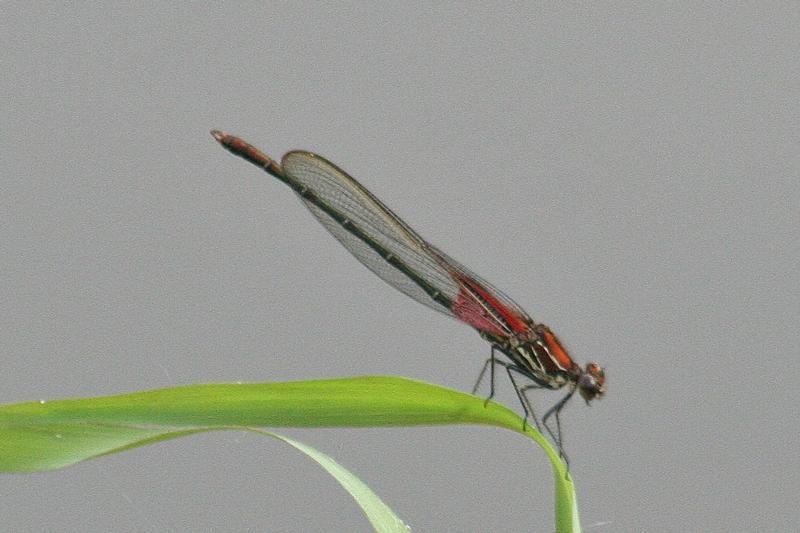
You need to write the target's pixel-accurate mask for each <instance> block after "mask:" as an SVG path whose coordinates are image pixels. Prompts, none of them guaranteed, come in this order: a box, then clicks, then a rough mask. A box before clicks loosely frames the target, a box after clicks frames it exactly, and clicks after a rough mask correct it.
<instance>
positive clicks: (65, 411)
mask: <svg viewBox="0 0 800 533" xmlns="http://www.w3.org/2000/svg"><path fill="white" fill-rule="evenodd" d="M441 424H481V425H493V426H497V427H502V428H505V429H510V430H512V431H515V432H517V433H523V429H522V419H521V418H520V417H519V416H518V415H517V414H516V413H514V412H513V411H511V410H510V409H508V408H507V407H504V406H502V405H500V404H497V403H494V402H488V404H485V405H484V400H483V398H478V397H476V396H473V395H470V394H466V393H463V392H459V391H455V390H452V389H447V388H444V387H439V386H437V385H431V384H428V383H423V382H419V381H414V380H409V379H404V378H397V377H382V376H375V377H370V376H367V377H357V378H343V379H331V380H316V381H296V382H286V383H252V384H208V385H189V386H182V387H171V388H166V389H157V390H152V391H144V392H136V393H130V394H120V395H114V396H103V397H96V398H85V399H75V400H57V401H39V402H29V403H20V404H11V405H3V406H0V471H4V472H31V471H41V470H52V469H55V468H61V467H64V466H68V465H72V464H75V463H77V462H80V461H85V460H87V459H91V458H94V457H98V456H100V455H105V454H109V453H115V452H118V451H122V450H125V449H128V448H133V447H136V446H142V445H145V444H150V443H153V442H158V441H162V440H167V439H173V438H176V437H179V436H183V435H187V434H191V433H196V432H199V431H211V430H217V429H247V428H252V427H253V426H259V427H305V428H308V427H375V426H384V427H387V426H414V425H441ZM524 433H525V434H526V435H527V436H528V437H530V438H532V439H533V440H534V441H536V442H537V444H539V446H540V447H541V448H542V449H543V450H544V451H545V453H546V454H547V455H548V457H549V458H550V461H551V463H552V466H553V477H554V481H555V492H556V529H557V531H560V532H561V531H579V528H580V525H579V521H578V513H577V503H576V499H575V489H574V486H573V484H572V479H571V478H570V476H569V473H568V472H567V470H566V467H565V465H564V463H563V462H562V461H561V459H560V457H559V456H558V453H557V452H556V451H555V450H554V449H553V447H552V446H550V443H549V442H548V441H547V439H545V438H544V437H543V436H542V435H541V434H540V433H539V432H537V431H536V430H535V429H533V428H531V427H530V426H528V427H527V428H526V429H525V431H524Z"/></svg>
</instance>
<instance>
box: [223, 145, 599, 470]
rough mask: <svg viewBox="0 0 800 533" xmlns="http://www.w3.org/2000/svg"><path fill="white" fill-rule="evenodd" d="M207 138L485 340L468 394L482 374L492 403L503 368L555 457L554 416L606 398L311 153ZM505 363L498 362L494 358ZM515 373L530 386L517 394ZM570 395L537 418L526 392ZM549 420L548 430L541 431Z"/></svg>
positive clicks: (592, 378) (490, 292) (540, 329)
mask: <svg viewBox="0 0 800 533" xmlns="http://www.w3.org/2000/svg"><path fill="white" fill-rule="evenodd" d="M211 134H212V135H213V136H214V138H215V139H216V140H217V141H218V142H219V143H220V144H221V145H222V146H224V147H225V148H226V149H227V150H229V151H230V152H231V153H233V154H235V155H238V156H240V157H242V158H244V159H246V160H247V161H250V162H251V163H253V164H254V165H256V166H258V167H261V168H263V169H264V170H266V171H267V172H268V173H269V174H271V175H273V176H275V177H276V178H278V179H279V180H281V181H282V182H284V183H286V184H287V185H289V187H291V188H292V190H294V192H295V193H297V195H298V196H299V197H300V199H301V200H302V201H303V203H304V204H305V205H306V207H307V208H308V209H309V210H310V211H311V213H312V214H313V215H314V216H315V217H317V219H318V220H319V221H320V222H321V223H322V225H323V226H325V228H326V229H327V230H328V231H329V232H331V234H333V236H334V237H336V239H338V240H339V242H341V243H342V244H343V245H344V247H345V248H347V249H348V250H349V251H350V252H351V253H352V254H353V255H354V256H356V258H357V259H358V260H359V261H361V262H362V263H363V264H364V265H365V266H366V267H367V268H369V269H370V270H372V271H373V272H374V273H375V274H377V275H378V276H379V277H380V278H381V279H383V280H384V281H386V282H387V283H388V284H389V285H391V286H393V287H395V288H396V289H398V290H400V291H401V292H403V293H405V294H407V295H408V296H410V297H412V298H414V299H415V300H417V301H418V302H421V303H423V304H425V305H427V306H428V307H431V308H433V309H435V310H437V311H439V312H441V313H444V314H446V315H448V316H451V317H454V318H456V319H458V320H460V321H462V322H465V323H466V324H469V325H470V326H472V327H473V328H475V329H476V330H478V332H479V333H480V335H481V337H483V338H484V339H486V340H487V341H489V343H490V344H491V346H492V349H491V357H490V358H489V359H487V361H486V363H485V364H484V366H483V369H482V370H481V373H480V376H479V377H478V381H477V383H476V384H475V388H474V389H473V391H472V392H473V394H474V393H475V392H476V391H477V389H478V386H479V385H480V383H481V381H482V379H483V376H484V374H485V373H486V369H487V368H488V369H489V370H490V374H491V387H490V393H489V397H488V398H487V401H488V400H489V399H490V398H492V397H493V396H494V368H495V366H496V365H499V366H502V367H504V368H505V369H506V372H507V374H508V377H509V378H510V380H511V383H512V384H513V385H514V389H515V391H516V392H517V396H518V397H519V399H520V402H521V403H522V408H523V410H524V411H525V420H527V418H528V416H530V417H531V418H533V421H534V423H535V424H536V426H537V427H538V428H540V429H541V426H542V425H543V426H544V427H545V429H546V430H547V431H548V433H549V434H550V436H551V438H552V439H553V441H554V442H555V444H556V445H557V446H558V448H559V451H560V452H561V454H562V456H563V455H564V453H563V448H562V442H561V423H560V421H559V413H560V411H561V409H562V408H563V407H564V405H565V404H566V403H567V401H568V400H569V399H570V398H572V396H573V395H574V394H575V391H578V392H579V393H580V395H581V396H582V397H583V399H584V400H586V403H589V401H590V400H593V399H595V398H599V397H601V396H602V395H603V393H604V392H605V373H604V371H603V369H602V368H601V367H600V366H599V365H597V364H596V363H588V364H587V365H586V368H581V367H580V366H579V365H578V364H577V363H575V361H573V360H572V358H571V357H570V356H569V354H568V353H567V351H566V349H564V347H563V345H562V344H561V342H560V341H559V340H558V338H557V337H556V336H555V334H554V333H553V332H552V331H551V330H550V328H548V327H547V326H545V325H544V324H539V323H536V322H534V321H533V319H531V318H530V317H529V316H528V314H527V313H525V311H523V310H522V308H521V307H520V306H519V305H517V304H516V303H514V301H513V300H511V298H509V297H508V296H506V295H504V294H503V293H502V292H500V291H499V290H497V289H495V288H494V287H492V286H491V285H490V284H489V283H487V282H486V281H484V280H482V279H481V278H480V277H478V276H477V275H475V274H473V273H472V272H471V271H470V270H469V269H467V268H466V267H464V266H463V265H461V264H459V263H458V262H457V261H455V260H454V259H453V258H451V257H450V256H448V255H447V254H445V253H444V252H442V251H441V250H439V249H438V248H436V247H435V246H433V245H432V244H430V243H429V242H427V241H426V240H425V239H423V238H422V237H420V236H419V235H418V234H417V233H416V232H415V231H414V230H413V229H411V227H409V226H408V224H406V223H405V222H403V221H402V220H401V219H400V217H398V216H397V215H395V214H394V213H393V212H392V211H391V210H390V209H389V208H388V207H386V205H384V204H383V202H381V201H380V200H378V199H377V198H376V197H375V196H374V195H373V194H372V193H370V192H369V191H368V190H367V189H365V188H364V186H362V185H361V184H360V183H358V182H357V181H356V180H355V179H353V178H352V177H350V176H349V175H348V174H347V173H346V172H344V171H343V170H341V169H340V168H339V167H337V166H336V165H334V164H333V163H331V162H329V161H327V160H326V159H324V158H322V157H320V156H318V155H316V154H313V153H311V152H304V151H293V152H289V153H287V154H286V155H284V156H283V159H282V160H281V163H280V164H278V163H277V162H276V161H274V160H272V159H270V158H269V157H268V156H267V155H266V154H264V153H263V152H261V151H260V150H258V149H257V148H255V147H254V146H252V145H250V144H249V143H247V142H245V141H244V140H242V139H240V138H239V137H235V136H233V135H228V134H226V133H223V132H221V131H219V130H213V131H212V132H211ZM498 351H499V352H500V353H502V354H503V355H505V356H506V357H507V358H508V361H504V360H501V359H498V358H497V352H498ZM514 374H517V375H519V376H523V377H525V378H527V379H529V380H530V381H531V382H532V383H530V384H526V385H524V386H522V387H520V386H519V385H518V384H517V382H516V380H515V379H514ZM565 386H568V387H569V392H568V393H567V394H566V396H564V397H563V398H561V400H559V401H558V402H557V403H556V404H555V405H554V406H553V407H551V408H550V409H549V410H548V411H547V412H546V413H545V414H544V416H543V417H542V424H541V425H540V423H539V419H538V418H537V417H536V415H535V414H534V411H533V409H532V408H531V404H530V402H529V401H528V398H527V395H526V391H528V390H530V389H537V388H543V389H553V390H555V389H561V388H562V387H565ZM550 417H554V418H555V420H556V428H555V431H553V429H552V428H551V427H550V426H549V425H548V423H547V422H548V420H549V419H550Z"/></svg>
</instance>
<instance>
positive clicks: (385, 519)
mask: <svg viewBox="0 0 800 533" xmlns="http://www.w3.org/2000/svg"><path fill="white" fill-rule="evenodd" d="M249 429H250V430H251V431H255V432H256V433H261V434H264V435H268V436H270V437H272V438H274V439H278V440H280V441H283V442H285V443H286V444H289V445H290V446H293V447H295V448H296V449H298V450H300V451H301V452H303V453H305V454H306V455H307V456H308V457H310V458H311V459H313V460H314V461H316V462H317V463H318V464H319V465H320V466H321V467H322V468H324V469H325V470H326V471H327V472H328V473H329V474H330V475H331V476H333V478H334V479H336V481H338V482H339V484H340V485H341V486H342V487H344V489H345V490H346V491H347V492H349V493H350V495H351V496H352V497H353V499H354V500H355V501H356V503H358V505H359V506H360V507H361V510H362V511H364V514H365V515H366V516H367V519H369V521H370V523H371V524H372V527H373V528H374V529H375V531H377V532H379V533H408V531H410V529H409V528H408V527H406V525H405V524H404V523H403V521H402V520H400V518H398V516H397V515H396V514H394V512H393V511H392V510H391V509H390V508H389V506H387V505H386V504H385V503H383V501H382V500H381V499H380V498H378V496H376V495H375V493H374V492H372V490H370V488H369V487H367V486H366V485H365V484H364V482H363V481H361V480H360V479H358V478H357V477H356V476H354V475H353V474H352V473H350V471H348V470H347V469H345V468H344V467H343V466H342V465H340V464H339V463H337V462H336V461H334V460H333V459H331V458H330V457H328V456H327V455H325V454H324V453H322V452H320V451H319V450H316V449H314V448H312V447H311V446H308V445H306V444H303V443H301V442H297V441H296V440H293V439H290V438H288V437H284V436H282V435H278V434H276V433H272V432H269V431H263V430H260V429H256V428H249Z"/></svg>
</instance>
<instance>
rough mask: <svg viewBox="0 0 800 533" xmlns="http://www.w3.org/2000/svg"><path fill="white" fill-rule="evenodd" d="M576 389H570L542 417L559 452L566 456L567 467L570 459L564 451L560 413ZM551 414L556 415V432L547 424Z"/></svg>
mask: <svg viewBox="0 0 800 533" xmlns="http://www.w3.org/2000/svg"><path fill="white" fill-rule="evenodd" d="M575 390H576V389H575V388H573V389H572V390H571V391H569V392H568V393H567V395H566V396H564V397H563V398H561V399H560V400H559V401H558V403H556V404H555V405H554V406H553V407H551V408H550V409H549V410H548V411H547V412H546V413H545V414H544V416H543V417H542V424H544V427H545V428H546V429H547V432H548V433H549V434H550V438H552V439H553V442H555V444H556V446H558V453H559V455H561V457H563V458H564V462H565V463H567V468H569V459H568V458H567V454H566V453H564V446H563V441H562V439H561V418H560V417H559V415H560V414H561V409H563V408H564V405H566V403H567V402H568V401H569V399H570V398H572V395H573V394H575ZM551 415H555V416H556V433H553V430H552V429H551V428H550V426H549V425H548V424H547V419H548V418H550V416H551Z"/></svg>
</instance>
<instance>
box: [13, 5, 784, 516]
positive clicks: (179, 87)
mask: <svg viewBox="0 0 800 533" xmlns="http://www.w3.org/2000/svg"><path fill="white" fill-rule="evenodd" d="M401 4H402V5H396V4H394V3H380V4H366V3H359V2H351V3H338V4H335V5H329V4H321V3H312V2H307V3H297V2H293V3H276V4H268V3H263V4H260V5H259V6H258V7H252V6H245V5H241V4H240V5H236V4H226V5H225V6H223V5H218V6H212V7H208V6H204V7H203V9H199V7H198V6H197V5H193V4H172V5H169V6H165V5H163V4H161V3H155V2H152V3H145V4H137V7H132V8H123V7H118V6H113V5H108V6H105V7H103V8H97V6H91V5H88V4H86V5H84V4H77V5H71V6H58V5H54V4H37V5H36V6H34V5H30V4H28V3H24V2H4V3H3V4H2V6H0V12H2V17H0V65H2V71H3V76H2V77H1V78H0V87H1V88H2V104H0V105H1V106H2V107H1V108H0V135H1V136H2V143H1V146H2V157H1V158H0V175H2V180H1V181H0V187H1V188H2V194H0V273H2V274H1V275H0V354H2V358H3V372H2V374H0V400H1V401H3V402H18V401H24V400H33V399H39V398H46V399H56V398H66V397H80V396H89V395H101V394H112V393H117V392H125V391H136V390H143V389H150V388H156V387H163V386H170V385H177V384H187V383H200V382H230V381H238V380H244V381H273V380H275V381H280V380H297V379H311V378H322V377H334V376H351V375H361V374H393V375H402V376H409V377H412V378H417V379H422V380H426V381H430V382H434V383H439V384H443V385H446V386H449V387H454V388H457V389H460V390H465V391H469V390H470V389H471V387H472V385H473V383H474V381H475V379H476V377H477V375H478V372H479V370H480V367H481V364H482V362H483V361H484V359H485V358H486V357H487V356H488V354H489V346H488V345H487V344H486V343H485V342H483V341H482V340H481V339H480V338H479V337H478V335H477V334H476V333H475V332H474V331H472V330H470V328H468V327H465V326H463V325H461V324H459V323H457V322H455V321H452V320H448V319H447V318H445V317H442V316H440V315H438V314H436V313H434V312H433V311H431V310H429V309H427V308H425V307H423V306H421V305H419V304H418V303H416V302H414V301H412V300H411V299H409V298H407V297H405V296H404V295H402V294H400V293H398V292H396V291H394V290H392V289H391V288H389V287H388V286H386V285H385V284H383V283H382V282H381V281H380V280H379V279H378V278H376V277H375V276H374V275H373V274H372V273H370V272H369V271H368V270H367V269H365V268H363V267H362V266H361V265H359V264H358V263H357V262H356V261H355V260H354V259H353V258H352V257H351V256H350V255H349V254H348V253H347V252H346V251H345V250H344V249H343V248H342V247H341V246H340V245H339V244H338V243H337V242H336V241H335V240H334V239H332V238H331V237H330V236H329V235H328V234H327V233H326V232H325V231H324V229H323V228H322V227H321V226H319V224H318V223H317V222H316V221H315V220H314V219H313V218H312V217H311V216H310V215H309V213H308V212H307V211H306V210H305V209H304V208H303V207H301V205H300V203H299V202H298V201H297V200H295V199H294V198H293V195H292V193H291V191H290V190H289V189H288V188H287V187H285V186H284V185H282V184H280V183H278V182H277V181H276V180H274V179H272V178H270V177H269V176H267V175H266V174H263V173H261V172H259V171H258V170H257V169H255V168H253V167H251V166H249V165H248V164H246V163H245V162H243V161H241V160H239V159H236V158H234V157H232V156H231V155H230V154H228V153H227V152H225V151H224V150H222V149H221V148H220V147H219V146H218V145H217V144H216V143H215V142H214V140H213V139H212V138H211V137H210V135H209V134H208V131H209V130H210V129H211V128H220V129H223V130H226V131H228V132H230V133H235V134H238V135H241V136H243V137H244V138H246V139H248V140H249V141H251V142H252V143H254V144H256V145H257V146H259V147H262V148H263V149H264V150H265V151H266V152H267V153H268V154H270V155H272V156H274V157H279V156H280V155H282V154H283V153H284V152H286V151H287V150H289V149H293V148H304V149H309V150H313V151H316V152H319V153H320V154H322V155H324V156H326V157H328V158H329V159H331V160H332V161H334V162H335V163H337V164H338V165H339V166H341V167H342V168H344V169H346V170H347V171H349V172H350V173H351V174H352V175H353V176H355V177H356V178H357V179H359V180H360V181H362V182H363V183H364V184H365V185H366V186H367V187H369V188H370V189H371V190H372V191H373V192H374V193H375V194H377V195H378V196H379V197H380V198H381V199H382V200H384V201H385V202H386V203H387V204H388V205H389V206H391V207H392V208H393V209H394V210H395V211H396V212H397V213H398V214H400V215H401V216H402V217H403V218H404V219H405V220H406V221H407V222H409V223H410V224H411V225H412V226H413V227H414V228H415V229H417V230H418V231H419V232H420V233H421V234H422V235H423V236H425V237H426V238H428V239H429V240H430V241H431V242H433V243H435V244H437V245H438V246H440V247H441V248H443V249H444V250H445V251H446V252H447V253H448V254H450V255H452V256H454V257H456V258H457V259H459V260H460V261H461V262H463V263H465V264H466V265H468V266H469V267H470V268H471V269H473V270H475V271H476V272H477V273H479V274H481V275H482V276H483V277H485V278H487V279H488V280H489V281H491V282H492V283H493V284H495V285H497V286H499V287H501V288H502V289H503V290H504V291H505V292H507V293H508V294H510V295H511V296H512V297H513V298H514V299H515V300H516V301H517V302H519V303H520V304H521V305H522V306H523V307H525V308H526V309H527V310H528V312H529V313H530V314H531V315H532V316H533V317H534V319H536V320H537V321H540V322H544V323H546V324H548V325H550V326H551V327H552V328H553V329H554V330H555V331H556V332H557V333H558V334H559V335H560V336H561V338H562V340H564V342H565V343H566V345H567V346H568V347H569V349H570V350H571V352H572V354H573V356H574V357H575V359H576V360H577V361H579V362H581V363H584V362H585V361H587V360H596V361H598V362H599V363H601V364H603V365H605V366H606V372H607V375H608V394H607V397H606V398H605V399H603V400H602V401H599V402H595V403H593V404H592V406H591V407H586V406H585V405H583V404H582V402H580V401H573V402H572V403H571V404H570V405H569V406H568V408H567V409H566V411H565V413H564V416H563V423H564V426H565V427H564V436H565V439H566V447H567V450H568V452H569V454H570V458H571V460H572V472H573V475H574V477H575V479H576V484H577V490H578V499H579V505H580V512H581V518H582V521H583V524H584V527H585V529H586V530H588V531H706V532H710V531H720V532H722V531H731V530H750V531H756V530H759V531H789V530H797V529H800V517H799V516H800V515H798V512H797V494H798V493H799V492H800V476H798V472H800V461H799V460H798V456H799V455H800V454H798V446H797V436H798V434H799V433H800V420H799V419H798V416H797V409H796V407H795V405H794V395H795V392H796V390H797V383H798V381H799V380H800V369H799V368H798V366H799V365H798V346H799V345H800V333H798V331H799V328H798V323H800V320H799V319H800V293H799V291H798V282H800V268H799V266H800V238H798V224H799V223H800V185H799V184H800V180H798V178H799V177H800V155H799V154H800V150H798V147H799V141H800V132H799V131H798V129H800V112H799V111H800V107H799V106H798V101H800V100H799V99H798V98H800V70H799V68H798V65H800V63H798V61H797V50H798V47H799V46H800V30H799V29H798V28H800V8H798V5H797V4H796V3H794V2H774V3H755V2H754V3H749V4H736V5H735V6H734V5H730V4H728V3H723V2H717V3H710V4H705V5H704V6H703V7H698V6H696V5H695V4H693V3H689V4H687V5H683V6H681V5H674V4H670V5H664V6H645V7H643V6H641V5H636V4H627V3H615V4H604V7H598V6H584V7H579V6H574V5H572V6H561V5H558V6H554V5H550V6H528V7H521V6H519V5H514V6H511V5H509V4H505V3H494V4H488V3H482V4H481V5H478V4H456V3H452V4H439V5H438V6H436V7H433V6H431V5H428V4H426V3H401ZM498 383H499V386H500V391H499V395H498V399H499V400H500V401H502V402H504V403H506V404H508V405H509V406H512V407H514V408H517V403H516V399H515V397H514V394H513V391H512V389H511V387H510V385H509V384H508V383H507V382H505V381H504V380H500V381H498ZM558 398H560V394H558V393H542V394H541V395H539V398H538V403H537V405H540V406H541V408H544V407H545V406H549V405H551V404H552V403H553V402H555V401H556V400H557V399H558ZM280 431H282V432H283V433H284V434H287V435H291V436H293V437H295V438H297V439H299V440H301V441H303V442H305V443H308V444H311V445H313V446H315V447H317V448H319V449H320V450H321V451H324V452H325V453H327V454H329V455H331V456H333V457H334V458H335V459H336V460H338V461H340V462H341V463H342V464H343V465H344V466H345V467H347V468H349V469H350V470H351V471H352V472H353V473H355V474H356V475H357V476H359V477H360V478H361V479H362V480H363V481H365V482H366V483H367V484H368V485H369V486H370V487H371V488H372V489H373V490H375V492H377V493H378V494H379V495H380V496H381V497H382V498H383V499H384V500H385V501H386V502H387V503H388V504H389V505H390V506H391V507H392V508H393V509H394V510H395V511H396V512H397V513H398V514H399V515H400V516H401V517H402V518H403V519H404V520H405V521H406V522H407V523H408V524H409V525H411V526H412V528H413V530H415V531H436V532H443V531H454V532H455V531H459V532H460V531H493V532H503V531H508V532H513V531H548V530H551V529H552V527H553V496H552V481H551V472H550V468H549V463H548V462H547V460H546V459H545V457H544V454H543V453H542V452H541V450H539V449H538V448H537V447H535V446H534V445H533V444H532V443H531V442H529V441H528V440H526V439H524V438H522V437H520V436H519V435H517V434H513V433H511V432H507V431H505V432H504V431H501V430H498V429H495V428H484V427H436V428H398V429H366V430H334V429H319V430H280ZM0 502H2V503H0V523H2V524H3V527H4V528H6V529H7V530H9V531H17V532H27V531H30V532H34V531H45V530H50V531H53V530H59V531H112V530H113V531H133V530H136V531H168V530H205V531H252V530H267V531H280V532H282V531H287V532H288V531H369V524H368V523H367V521H366V519H365V518H364V517H363V516H362V515H361V512H360V511H359V509H358V507H357V506H356V505H355V504H354V503H353V502H352V500H351V499H350V497H349V496H348V495H347V494H346V493H345V491H344V490H342V489H341V488H340V487H339V486H338V485H337V484H336V482H335V481H334V480H333V479H332V478H330V477H329V476H328V475H327V474H325V473H324V472H322V471H321V470H320V469H319V468H318V467H317V466H315V465H314V464H312V463H311V462H310V461H309V460H308V459H306V458H305V457H303V456H301V455H299V454H298V453H297V452H296V451H294V450H293V449H290V448H288V447H286V446H283V445H281V444H280V443H278V442H275V441H272V440H269V439H264V438H263V437H258V436H255V435H247V434H236V433H218V434H207V435H199V436H194V437H191V438H183V439H179V440H176V441H172V442H167V443H163V444H158V445H155V446H150V447H145V448H140V449H136V450H133V451H130V452H127V453H123V454H119V455H113V456H109V457H105V458H102V459H98V460H95V461H90V462H86V463H83V464H80V465H77V466H75V467H72V468H68V469H65V470H61V471H55V472H48V473H41V474H33V475H3V476H0Z"/></svg>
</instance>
